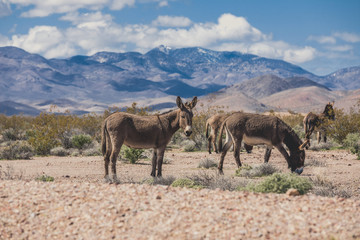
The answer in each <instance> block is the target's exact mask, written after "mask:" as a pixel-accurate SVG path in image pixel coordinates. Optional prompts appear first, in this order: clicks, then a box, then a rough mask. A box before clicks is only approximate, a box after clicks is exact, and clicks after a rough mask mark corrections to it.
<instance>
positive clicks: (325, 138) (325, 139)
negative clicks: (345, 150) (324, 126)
mask: <svg viewBox="0 0 360 240" xmlns="http://www.w3.org/2000/svg"><path fill="white" fill-rule="evenodd" d="M326 141H327V137H326V133H324V143H326Z"/></svg>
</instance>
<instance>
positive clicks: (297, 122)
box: [278, 111, 304, 128]
mask: <svg viewBox="0 0 360 240" xmlns="http://www.w3.org/2000/svg"><path fill="white" fill-rule="evenodd" d="M278 117H279V118H281V119H282V120H283V121H284V122H285V123H286V124H287V125H289V126H290V127H292V128H295V127H297V126H300V127H302V126H303V120H304V115H302V114H300V113H294V112H292V111H289V114H286V115H282V116H278Z"/></svg>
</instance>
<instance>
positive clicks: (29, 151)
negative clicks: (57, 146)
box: [0, 141, 34, 160]
mask: <svg viewBox="0 0 360 240" xmlns="http://www.w3.org/2000/svg"><path fill="white" fill-rule="evenodd" d="M32 156H34V149H33V148H32V147H31V146H30V145H29V144H28V143H27V142H26V141H14V142H9V143H8V144H7V146H5V147H4V148H3V149H2V151H1V152H0V159H8V160H13V159H30V158H31V157H32Z"/></svg>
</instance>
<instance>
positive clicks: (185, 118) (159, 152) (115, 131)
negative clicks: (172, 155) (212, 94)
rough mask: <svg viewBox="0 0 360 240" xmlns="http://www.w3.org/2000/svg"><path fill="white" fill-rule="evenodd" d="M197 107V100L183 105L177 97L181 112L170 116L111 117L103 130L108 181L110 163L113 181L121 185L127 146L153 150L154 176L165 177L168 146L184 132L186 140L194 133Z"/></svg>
mask: <svg viewBox="0 0 360 240" xmlns="http://www.w3.org/2000/svg"><path fill="white" fill-rule="evenodd" d="M196 103H197V97H194V98H193V100H192V101H191V102H190V103H185V104H183V102H182V100H181V98H180V97H177V99H176V104H177V106H178V109H175V110H172V111H170V112H168V113H164V114H160V115H153V116H138V115H134V114H129V113H124V112H117V113H114V114H112V115H110V116H109V117H107V118H106V119H105V120H104V122H103V126H102V141H101V144H102V153H103V155H104V161H105V181H111V179H110V178H109V162H110V160H111V170H112V177H113V181H114V182H117V181H118V179H117V176H116V160H117V157H118V155H119V152H120V149H121V146H122V145H123V144H125V145H126V146H129V147H131V148H153V149H154V152H153V156H152V171H151V176H153V177H155V176H156V166H157V170H158V171H157V176H158V177H161V175H162V173H161V168H162V163H163V158H164V152H165V148H166V145H167V144H168V143H169V142H170V140H171V137H172V136H173V134H174V133H175V132H176V131H177V130H178V129H179V128H182V129H184V133H185V135H186V136H190V135H191V133H192V118H193V113H192V109H193V108H194V107H195V105H196Z"/></svg>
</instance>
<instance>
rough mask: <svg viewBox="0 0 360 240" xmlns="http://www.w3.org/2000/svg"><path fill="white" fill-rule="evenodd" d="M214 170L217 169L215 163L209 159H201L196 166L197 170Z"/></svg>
mask: <svg viewBox="0 0 360 240" xmlns="http://www.w3.org/2000/svg"><path fill="white" fill-rule="evenodd" d="M214 167H215V168H216V167H217V162H216V161H215V160H214V159H210V158H205V159H202V160H201V161H200V163H199V165H198V168H206V169H209V168H214Z"/></svg>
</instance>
